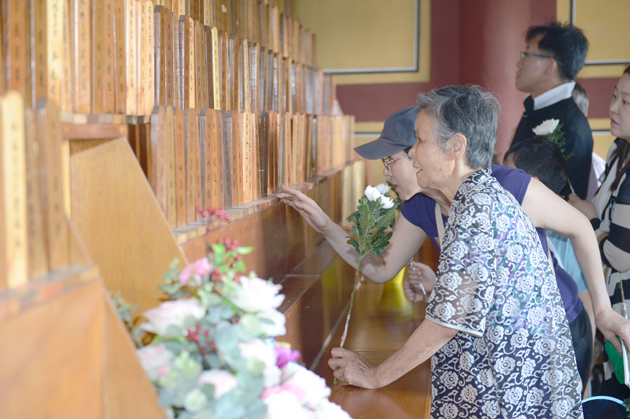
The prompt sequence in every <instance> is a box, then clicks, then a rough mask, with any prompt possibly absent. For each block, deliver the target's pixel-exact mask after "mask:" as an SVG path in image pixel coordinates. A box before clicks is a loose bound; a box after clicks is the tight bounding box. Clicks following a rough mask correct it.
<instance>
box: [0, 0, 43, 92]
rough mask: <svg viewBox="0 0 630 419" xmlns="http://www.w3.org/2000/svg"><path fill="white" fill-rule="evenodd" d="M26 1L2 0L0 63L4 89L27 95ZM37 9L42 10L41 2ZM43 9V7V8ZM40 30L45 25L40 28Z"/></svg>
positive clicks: (27, 42) (27, 29) (27, 23)
mask: <svg viewBox="0 0 630 419" xmlns="http://www.w3.org/2000/svg"><path fill="white" fill-rule="evenodd" d="M27 5H28V3H27V2H26V1H24V0H3V1H2V16H1V18H2V19H1V20H2V52H3V56H2V63H3V65H4V74H5V77H6V86H5V87H6V89H7V90H8V89H11V90H16V91H17V92H19V93H21V94H22V97H26V95H27V85H28V83H29V81H28V79H27V70H28V69H27V66H28V65H30V60H29V57H27V56H26V51H27V45H28V44H29V41H30V40H29V39H28V37H27V35H28V33H29V27H28V25H29V22H28V21H27V15H28V10H27ZM38 7H39V11H40V12H41V11H42V7H43V4H41V3H40V4H39V6H38ZM43 10H44V11H45V9H43ZM41 30H42V31H45V30H46V27H45V26H44V27H42V28H41ZM44 42H45V41H44Z"/></svg>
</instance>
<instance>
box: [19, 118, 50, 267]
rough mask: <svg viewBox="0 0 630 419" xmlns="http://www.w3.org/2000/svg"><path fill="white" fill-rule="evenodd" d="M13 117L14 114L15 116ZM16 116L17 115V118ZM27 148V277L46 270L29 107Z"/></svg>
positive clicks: (26, 125)
mask: <svg viewBox="0 0 630 419" xmlns="http://www.w3.org/2000/svg"><path fill="white" fill-rule="evenodd" d="M14 117H16V116H15V115H14ZM17 118H18V119H19V117H17ZM24 141H25V150H26V159H25V163H26V216H27V225H28V227H27V234H28V238H27V243H28V246H27V247H28V275H27V276H28V278H39V277H40V276H43V275H45V274H46V273H47V272H48V260H47V255H46V241H45V237H44V220H43V218H42V217H43V207H42V197H41V187H40V170H41V168H40V163H39V147H38V146H37V143H36V141H37V140H36V138H35V119H34V116H33V111H32V110H31V109H26V110H24Z"/></svg>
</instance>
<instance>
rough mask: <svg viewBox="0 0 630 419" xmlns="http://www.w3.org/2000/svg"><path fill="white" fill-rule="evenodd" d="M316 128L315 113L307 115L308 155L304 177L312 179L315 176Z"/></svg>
mask: <svg viewBox="0 0 630 419" xmlns="http://www.w3.org/2000/svg"><path fill="white" fill-rule="evenodd" d="M314 129H315V125H314V116H313V115H306V127H305V130H306V132H305V135H306V138H305V141H306V150H305V152H306V156H305V159H304V164H305V167H304V177H305V179H312V178H313V175H314V173H313V162H314V155H313V151H314V147H313V139H314V138H315V135H314Z"/></svg>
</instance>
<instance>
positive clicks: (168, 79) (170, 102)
mask: <svg viewBox="0 0 630 419" xmlns="http://www.w3.org/2000/svg"><path fill="white" fill-rule="evenodd" d="M164 15H165V16H164V40H163V44H162V45H163V47H164V66H165V67H164V70H163V71H164V85H163V89H164V101H165V103H166V105H167V106H175V102H174V96H173V94H174V83H175V81H174V74H175V73H174V62H175V61H174V57H173V12H172V11H170V10H168V9H167V10H165V11H164Z"/></svg>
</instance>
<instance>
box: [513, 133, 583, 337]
mask: <svg viewBox="0 0 630 419" xmlns="http://www.w3.org/2000/svg"><path fill="white" fill-rule="evenodd" d="M504 163H505V165H506V166H509V167H513V168H515V169H521V170H523V171H524V172H526V173H528V174H530V175H531V176H533V177H535V178H537V179H538V180H539V181H541V182H542V183H543V184H544V185H545V186H546V187H548V188H549V189H551V190H552V191H553V192H555V193H556V194H558V195H560V191H561V190H562V189H563V188H564V186H565V184H566V183H567V178H568V167H567V163H566V161H565V159H564V156H563V155H562V152H561V151H560V149H559V148H558V146H557V145H555V144H554V143H552V142H551V141H549V140H547V139H546V138H543V137H534V138H532V139H531V140H527V141H521V142H520V143H517V144H513V145H512V146H511V147H510V149H509V150H508V151H507V152H506V153H505V157H504ZM546 234H547V243H548V244H549V250H550V251H551V252H553V253H554V256H555V257H556V259H558V262H559V263H560V264H561V266H562V268H563V269H564V270H565V271H567V273H568V274H569V275H571V278H573V280H574V281H575V283H576V284H577V287H578V294H579V296H580V299H581V300H582V302H583V303H584V308H585V309H586V311H587V312H588V315H589V318H590V320H591V327H592V333H593V335H594V334H595V316H594V314H593V306H592V304H591V298H590V295H589V293H588V288H587V286H586V281H585V280H584V276H583V275H582V270H581V269H580V265H579V263H578V261H577V258H576V256H575V251H574V250H573V245H572V244H571V240H569V238H568V237H565V236H563V235H561V234H558V233H556V232H555V231H551V230H546Z"/></svg>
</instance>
